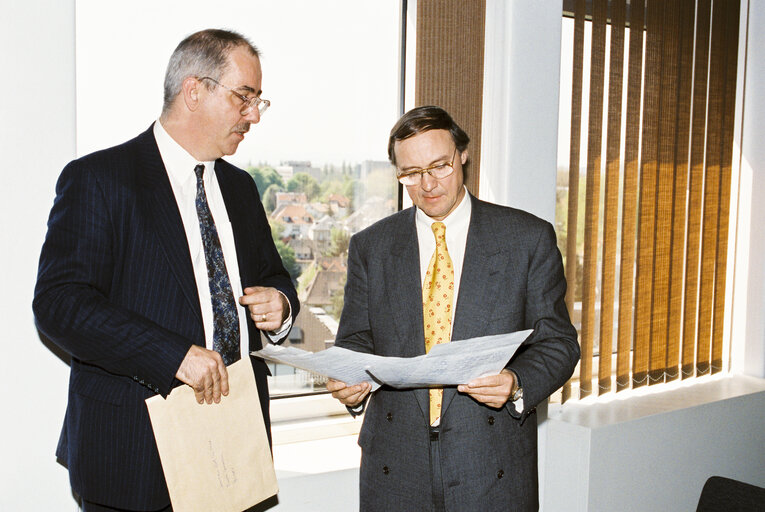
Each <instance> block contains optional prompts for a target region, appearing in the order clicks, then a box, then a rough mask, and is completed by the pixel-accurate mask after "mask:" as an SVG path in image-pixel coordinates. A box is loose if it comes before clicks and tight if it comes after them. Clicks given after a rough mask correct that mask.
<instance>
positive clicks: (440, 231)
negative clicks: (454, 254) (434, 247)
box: [430, 222, 446, 242]
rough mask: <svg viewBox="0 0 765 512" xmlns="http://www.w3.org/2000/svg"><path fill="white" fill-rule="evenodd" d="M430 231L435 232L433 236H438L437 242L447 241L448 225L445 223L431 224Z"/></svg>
mask: <svg viewBox="0 0 765 512" xmlns="http://www.w3.org/2000/svg"><path fill="white" fill-rule="evenodd" d="M430 229H432V230H433V234H434V235H435V236H436V241H437V242H440V241H442V240H445V239H446V224H444V223H443V222H434V223H433V224H431V226H430Z"/></svg>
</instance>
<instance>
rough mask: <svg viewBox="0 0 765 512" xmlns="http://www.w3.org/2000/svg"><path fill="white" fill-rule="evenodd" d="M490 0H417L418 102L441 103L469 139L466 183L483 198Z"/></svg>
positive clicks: (416, 72)
mask: <svg viewBox="0 0 765 512" xmlns="http://www.w3.org/2000/svg"><path fill="white" fill-rule="evenodd" d="M485 20H486V1H485V0H475V1H473V0H471V1H470V2H465V1H464V0H418V1H417V42H416V44H417V52H416V54H417V62H416V71H415V92H414V96H415V104H416V105H417V106H421V105H437V106H439V107H441V108H443V109H444V110H446V111H447V112H449V114H451V116H452V117H453V118H454V120H455V121H456V122H457V124H458V125H460V127H462V129H463V130H465V132H467V134H468V135H469V136H470V153H469V155H470V164H469V167H468V168H467V173H466V176H465V185H466V186H467V188H468V190H469V191H470V192H471V193H472V194H473V195H475V196H478V182H479V180H478V178H479V173H480V168H479V166H480V162H481V113H482V106H483V53H484V39H485V37H484V26H485Z"/></svg>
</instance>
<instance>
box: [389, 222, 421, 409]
mask: <svg viewBox="0 0 765 512" xmlns="http://www.w3.org/2000/svg"><path fill="white" fill-rule="evenodd" d="M414 219H415V209H414V208H411V209H410V210H409V211H408V212H407V213H406V215H401V216H400V220H399V221H398V222H397V223H396V224H394V225H392V226H391V228H390V231H389V232H388V233H386V234H385V236H386V237H389V239H391V240H393V243H392V245H391V248H390V252H389V253H388V254H385V255H384V256H383V266H384V268H383V274H382V275H384V276H386V280H387V282H385V283H381V285H384V286H385V290H386V292H387V293H386V294H385V295H386V298H387V299H388V305H387V307H388V311H390V312H391V319H392V322H393V325H395V328H396V333H397V338H398V340H397V343H399V344H400V347H399V348H400V350H398V351H397V353H399V354H401V357H416V356H421V355H423V354H425V334H424V331H423V325H422V283H421V276H420V249H419V244H418V241H417V229H416V227H415V220H414ZM412 283H415V285H413V284H412ZM414 395H415V397H416V398H417V402H418V403H419V405H420V408H421V409H422V413H423V416H424V417H427V414H428V407H429V399H428V390H427V389H415V390H414Z"/></svg>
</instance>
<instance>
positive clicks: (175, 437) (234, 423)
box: [146, 357, 279, 512]
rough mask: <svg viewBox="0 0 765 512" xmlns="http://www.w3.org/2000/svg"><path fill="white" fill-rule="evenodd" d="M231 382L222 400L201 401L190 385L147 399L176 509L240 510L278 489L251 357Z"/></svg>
mask: <svg viewBox="0 0 765 512" xmlns="http://www.w3.org/2000/svg"><path fill="white" fill-rule="evenodd" d="M228 381H229V390H230V391H229V394H228V396H224V397H221V401H220V403H219V404H206V403H205V404H198V403H197V401H196V399H195V398H194V390H193V389H191V387H189V386H180V387H177V388H175V389H174V390H173V391H172V392H171V393H170V394H169V395H168V397H167V399H163V398H162V397H161V396H159V395H157V396H154V397H151V398H149V399H147V400H146V406H147V407H148V409H149V417H150V418H151V425H152V427H153V429H154V438H155V439H156V440H157V448H158V449H159V458H160V460H161V461H162V469H163V471H164V473H165V480H166V482H167V488H168V490H169V491H170V501H171V502H172V505H173V510H174V511H175V512H186V511H196V510H199V511H209V510H216V511H219V512H241V511H242V510H246V509H248V508H250V507H252V506H253V505H256V504H258V503H260V502H261V501H264V500H266V499H267V498H270V497H271V496H273V495H275V494H276V493H277V492H278V491H279V488H278V487H277V484H276V473H275V472H274V463H273V459H272V457H271V449H270V447H269V445H268V437H267V436H266V428H265V425H264V423H263V412H262V411H261V410H260V401H259V400H258V388H257V385H256V383H255V376H254V375H253V373H252V363H251V362H250V358H249V357H244V358H242V359H240V360H239V361H237V362H236V363H233V364H232V365H231V366H229V367H228Z"/></svg>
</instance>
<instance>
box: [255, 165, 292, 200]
mask: <svg viewBox="0 0 765 512" xmlns="http://www.w3.org/2000/svg"><path fill="white" fill-rule="evenodd" d="M247 172H248V173H250V176H252V179H253V180H255V185H256V186H257V187H258V193H259V194H260V195H261V197H263V194H264V193H265V191H266V190H267V189H268V187H270V186H271V185H278V186H279V187H281V189H282V190H284V180H282V177H281V176H280V175H279V173H278V172H276V171H275V170H274V168H273V167H268V166H263V167H248V168H247Z"/></svg>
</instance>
